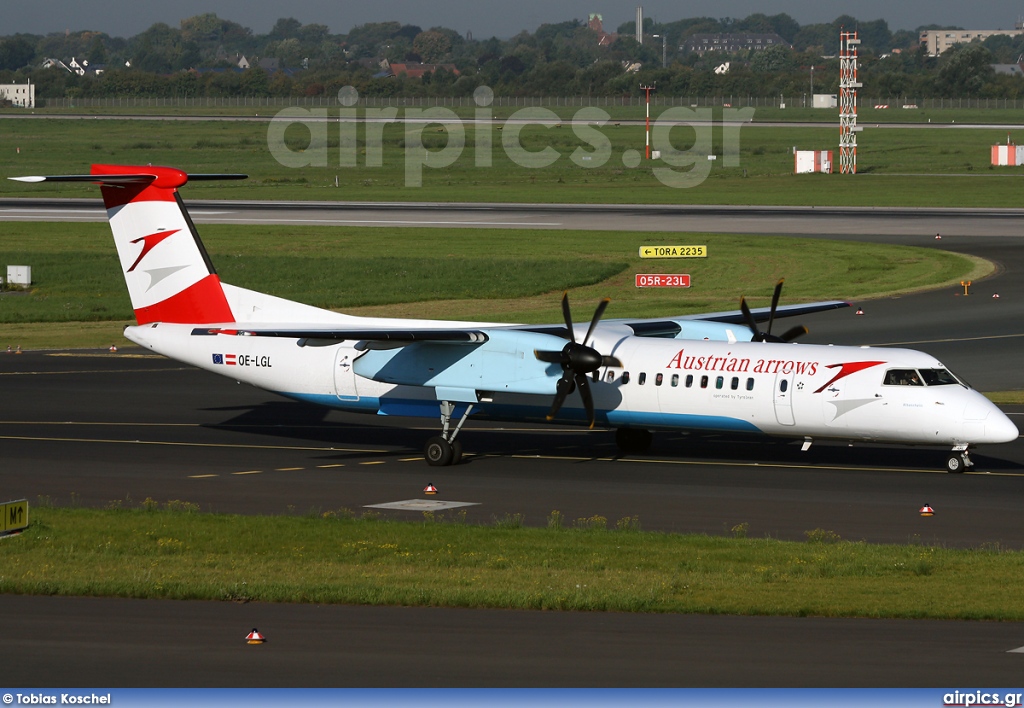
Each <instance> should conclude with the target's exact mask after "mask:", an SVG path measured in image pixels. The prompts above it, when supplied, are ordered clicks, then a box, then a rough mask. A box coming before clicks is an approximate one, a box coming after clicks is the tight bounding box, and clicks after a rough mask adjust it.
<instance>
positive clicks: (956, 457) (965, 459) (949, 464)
mask: <svg viewBox="0 0 1024 708" xmlns="http://www.w3.org/2000/svg"><path fill="white" fill-rule="evenodd" d="M968 452H969V451H968V449H967V446H966V445H957V446H956V447H954V448H953V451H952V452H951V453H949V455H948V456H947V457H946V471H947V472H949V473H950V474H960V473H962V472H964V471H965V470H967V469H969V468H971V467H974V462H973V461H971V457H970V455H969V454H968Z"/></svg>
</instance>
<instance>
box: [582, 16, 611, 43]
mask: <svg viewBox="0 0 1024 708" xmlns="http://www.w3.org/2000/svg"><path fill="white" fill-rule="evenodd" d="M587 27H588V28H589V29H591V30H593V31H594V33H595V34H597V45H598V46H599V47H607V46H608V45H610V44H611V43H612V42H614V41H615V40H616V39H618V38H619V35H617V34H615V33H614V32H605V31H604V18H603V17H601V16H600V15H598V14H597V13H594V12H592V13H590V20H589V21H588V22H587Z"/></svg>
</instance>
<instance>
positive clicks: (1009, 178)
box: [0, 109, 1024, 207]
mask: <svg viewBox="0 0 1024 708" xmlns="http://www.w3.org/2000/svg"><path fill="white" fill-rule="evenodd" d="M324 110H326V109H324ZM319 125H320V126H321V128H322V130H323V134H318V135H317V136H316V139H315V140H313V141H311V133H310V130H309V129H308V128H307V127H306V126H304V125H300V124H293V125H291V126H289V127H287V129H285V130H284V131H283V142H282V141H278V140H276V139H275V140H272V141H271V142H273V143H274V145H280V146H281V148H280V150H279V151H278V154H279V155H283V156H284V157H282V160H286V161H288V162H289V164H292V165H303V166H301V167H297V166H291V167H286V166H284V165H283V164H282V163H281V162H279V161H278V160H277V159H275V156H274V154H273V153H272V151H271V149H270V148H269V147H268V124H266V123H250V122H237V121H226V122H224V121H222V122H216V121H131V120H124V121H122V120H88V119H85V120H57V119H55V120H2V121H0V152H2V154H3V155H4V158H3V166H4V168H3V173H4V176H16V175H24V174H61V173H69V172H85V171H87V170H88V166H89V164H90V163H94V162H111V163H119V164H147V163H151V164H161V165H172V166H177V167H181V168H182V169H186V170H188V171H191V172H244V173H246V174H249V175H250V179H249V180H248V181H246V182H207V183H201V184H193V185H190V186H189V187H188V188H187V189H188V191H187V193H186V197H187V198H192V199H199V198H211V199H273V200H324V201H441V202H461V201H468V202H474V201H505V202H549V203H641V204H645V203H667V204H779V205H831V204H844V205H866V206H933V207H937V206H961V207H1005V206H1012V205H1015V204H1016V203H1017V201H1018V195H1019V192H1020V188H1021V186H1022V184H1024V182H1022V178H1024V173H1022V172H1020V171H1019V170H1020V168H1017V167H999V168H995V167H991V166H990V164H989V161H990V160H989V155H990V147H991V146H992V145H993V144H996V143H1005V142H1006V140H1007V135H1008V130H1007V129H1005V128H998V127H997V128H978V129H964V130H953V129H942V130H939V129H935V130H923V129H914V128H906V129H903V128H896V129H882V128H879V129H874V128H873V127H872V125H871V123H870V122H868V121H862V125H865V126H866V127H865V130H864V132H863V133H861V134H860V136H859V138H858V142H859V147H858V174H857V175H855V176H850V175H839V174H834V175H821V174H812V175H794V174H792V173H793V155H792V149H793V148H794V147H797V148H800V149H819V150H820V149H832V150H834V152H835V160H838V147H837V143H838V130H837V129H836V128H835V127H820V128H816V127H815V128H798V127H764V126H758V125H756V124H755V125H744V126H743V127H742V128H736V129H735V130H736V131H738V134H737V133H735V132H730V133H729V134H728V135H727V134H726V131H723V130H722V127H721V125H720V124H718V123H716V124H715V126H714V127H696V128H694V127H685V126H681V127H673V128H671V129H663V130H659V131H655V133H654V136H653V139H654V147H655V148H659V147H660V148H661V149H663V150H664V151H666V152H670V151H672V150H675V151H676V153H681V156H679V155H678V154H677V156H676V157H670V158H668V159H671V160H674V161H676V162H675V163H674V164H675V166H674V167H673V166H670V165H668V164H666V163H665V161H664V160H662V161H650V162H645V161H642V160H640V161H639V162H640V164H639V165H637V166H633V165H635V164H636V162H637V161H638V160H639V156H640V155H641V154H642V152H643V150H644V141H645V136H644V128H643V127H642V126H634V125H615V124H614V123H612V124H609V125H605V126H603V127H601V128H594V127H590V128H581V127H577V128H576V129H575V131H574V129H573V128H572V127H571V126H569V125H562V126H560V127H541V126H526V127H524V128H522V130H521V132H520V133H519V136H518V139H513V138H514V136H513V133H514V132H515V131H514V130H513V129H511V128H508V129H507V130H508V131H509V132H506V131H503V130H499V129H492V130H489V133H490V140H491V147H490V148H483V147H478V146H479V145H481V144H483V143H481V140H483V137H482V134H481V135H480V136H478V135H477V134H476V132H475V129H474V128H473V127H472V126H465V127H462V126H461V124H460V125H459V127H458V128H453V131H454V132H455V133H461V134H462V137H463V138H464V140H465V143H464V147H462V148H461V149H456V148H455V147H454V144H455V143H453V147H452V148H451V149H448V148H447V147H446V146H447V144H448V139H449V136H448V133H447V132H446V130H445V129H443V128H441V127H440V126H437V125H430V126H412V127H409V128H406V127H403V126H401V125H387V126H384V127H381V125H379V124H377V125H375V126H374V125H371V126H369V127H367V126H361V127H360V128H359V130H358V132H357V133H356V136H355V139H354V140H350V139H349V138H348V137H345V136H342V135H341V132H340V129H339V124H337V123H333V124H331V123H322V124H319ZM321 128H316V129H315V130H316V131H319V130H321ZM378 130H379V131H382V132H381V133H380V136H381V137H380V140H379V141H378V140H377V138H376V137H375V135H376V134H377V133H376V131H378ZM367 131H370V132H369V134H368V133H367ZM1020 132H1021V131H1020V130H1018V131H1014V130H1010V131H1009V135H1010V137H1011V139H1014V140H1016V138H1017V137H1019V135H1018V133H1020ZM737 135H738V137H737ZM456 139H458V135H456V138H453V140H456ZM417 141H419V142H422V144H423V145H424V147H425V148H426V153H423V152H417V151H416V150H414V149H413V148H412V147H409V148H408V149H407V147H406V146H407V145H408V146H412V145H414V144H415V143H416V142H417ZM506 142H507V143H508V144H509V145H510V146H513V147H510V148H506V147H505V143H506ZM705 143H706V144H707V146H708V147H707V148H705V147H700V148H698V147H695V146H696V145H704V144H705ZM378 144H379V145H380V148H379V149H377V148H375V147H374V145H378ZM518 144H521V145H522V147H523V149H524V150H526V151H528V153H530V154H534V155H535V156H536V155H538V154H539V153H540V151H541V150H544V149H547V150H548V151H550V152H549V153H546V154H550V155H551V158H552V160H553V161H552V162H551V164H550V165H548V166H546V167H542V168H531V167H524V166H521V164H522V163H523V159H521V158H519V157H516V153H515V151H514V146H515V145H518ZM368 145H369V147H368ZM597 146H601V150H597V149H596V148H597ZM727 148H728V150H727ZM709 150H710V152H711V153H712V154H714V155H715V156H716V158H717V159H716V160H714V161H708V160H707V157H706V155H707V153H708V151H709ZM727 152H728V153H729V154H727ZM574 154H575V155H576V161H575V162H574V161H573V158H572V156H573V155H574ZM674 154H675V153H674ZM730 154H735V155H736V158H735V160H736V161H737V162H735V163H734V160H733V158H731V157H730V156H729V155H730ZM510 155H511V156H512V157H510ZM584 157H587V158H589V159H586V160H584V159H583V158H584ZM513 158H515V159H513ZM345 160H348V161H351V162H354V163H355V166H342V164H341V163H342V162H343V161H345ZM478 161H489V162H490V166H477V163H478ZM307 163H308V164H307ZM321 163H322V164H321ZM378 163H379V166H377V165H378ZM449 163H450V164H449ZM423 164H425V165H427V166H422V165H423ZM691 172H692V174H691ZM704 175H706V178H704V179H702V177H703V176H704ZM684 177H685V179H686V180H689V181H690V182H692V183H694V184H696V186H691V187H688V188H679V187H674V186H667V185H669V184H674V183H675V182H673V180H683V179H684ZM420 181H421V185H420V186H412V185H416V184H417V183H418V182H420ZM53 195H57V196H69V197H70V196H74V197H94V196H95V195H96V190H95V187H93V186H91V185H73V186H72V185H67V184H65V185H25V184H20V183H15V182H10V181H7V180H2V181H0V197H12V196H53Z"/></svg>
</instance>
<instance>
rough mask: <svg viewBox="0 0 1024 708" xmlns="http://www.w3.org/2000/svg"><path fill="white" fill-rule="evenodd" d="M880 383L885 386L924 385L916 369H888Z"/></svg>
mask: <svg viewBox="0 0 1024 708" xmlns="http://www.w3.org/2000/svg"><path fill="white" fill-rule="evenodd" d="M882 383H883V384H885V385H886V386H924V384H923V383H921V377H920V376H919V375H918V373H917V370H916V369H889V370H888V371H886V372H885V380H884V381H883V382H882Z"/></svg>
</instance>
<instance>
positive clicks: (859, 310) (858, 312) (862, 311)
mask: <svg viewBox="0 0 1024 708" xmlns="http://www.w3.org/2000/svg"><path fill="white" fill-rule="evenodd" d="M857 314H858V315H863V314H864V310H863V309H861V308H859V307H858V308H857Z"/></svg>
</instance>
